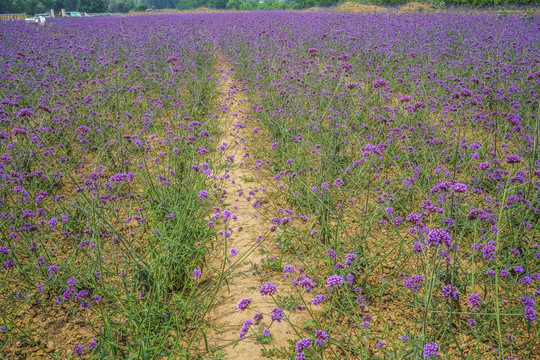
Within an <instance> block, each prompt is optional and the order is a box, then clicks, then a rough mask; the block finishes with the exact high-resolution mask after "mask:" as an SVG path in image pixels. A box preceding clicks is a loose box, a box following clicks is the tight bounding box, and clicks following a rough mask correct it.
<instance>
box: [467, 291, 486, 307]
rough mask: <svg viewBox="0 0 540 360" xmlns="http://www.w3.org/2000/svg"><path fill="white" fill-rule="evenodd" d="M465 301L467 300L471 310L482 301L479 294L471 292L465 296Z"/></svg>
mask: <svg viewBox="0 0 540 360" xmlns="http://www.w3.org/2000/svg"><path fill="white" fill-rule="evenodd" d="M467 301H468V302H469V305H470V306H471V309H472V310H475V309H477V308H479V307H480V303H481V302H482V298H481V297H480V294H477V293H472V294H471V295H469V297H468V298H467Z"/></svg>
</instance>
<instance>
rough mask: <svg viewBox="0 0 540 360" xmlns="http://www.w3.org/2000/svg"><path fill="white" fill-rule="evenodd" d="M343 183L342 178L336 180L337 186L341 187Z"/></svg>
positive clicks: (335, 184)
mask: <svg viewBox="0 0 540 360" xmlns="http://www.w3.org/2000/svg"><path fill="white" fill-rule="evenodd" d="M341 185H343V180H341V179H340V178H337V179H336V180H334V186H335V187H340V186H341ZM321 187H322V186H321Z"/></svg>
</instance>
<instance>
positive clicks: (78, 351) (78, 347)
mask: <svg viewBox="0 0 540 360" xmlns="http://www.w3.org/2000/svg"><path fill="white" fill-rule="evenodd" d="M83 355H84V345H83V344H78V343H75V344H73V356H74V357H79V356H83Z"/></svg>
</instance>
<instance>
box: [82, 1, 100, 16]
mask: <svg viewBox="0 0 540 360" xmlns="http://www.w3.org/2000/svg"><path fill="white" fill-rule="evenodd" d="M77 10H78V11H81V12H87V13H101V12H105V2H104V1H103V0H79V3H78V4H77Z"/></svg>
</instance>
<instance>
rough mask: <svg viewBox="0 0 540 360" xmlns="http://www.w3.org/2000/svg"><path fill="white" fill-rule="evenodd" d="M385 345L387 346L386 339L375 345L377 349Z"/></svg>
mask: <svg viewBox="0 0 540 360" xmlns="http://www.w3.org/2000/svg"><path fill="white" fill-rule="evenodd" d="M384 346H386V342H384V341H379V342H378V343H377V345H375V347H376V348H377V349H380V348H382V347H384Z"/></svg>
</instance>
